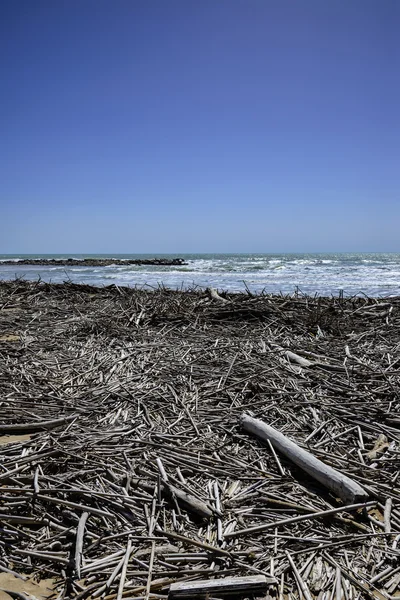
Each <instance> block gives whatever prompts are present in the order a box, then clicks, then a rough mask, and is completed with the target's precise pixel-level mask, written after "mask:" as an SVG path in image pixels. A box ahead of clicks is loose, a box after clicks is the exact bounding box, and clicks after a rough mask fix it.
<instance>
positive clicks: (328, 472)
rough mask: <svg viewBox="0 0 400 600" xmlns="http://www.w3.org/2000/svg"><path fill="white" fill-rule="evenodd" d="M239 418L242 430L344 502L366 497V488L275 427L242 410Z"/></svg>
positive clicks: (351, 502) (354, 501) (353, 502)
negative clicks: (274, 449) (259, 440)
mask: <svg viewBox="0 0 400 600" xmlns="http://www.w3.org/2000/svg"><path fill="white" fill-rule="evenodd" d="M240 422H241V425H242V427H243V429H244V430H245V431H248V432H249V433H252V434H253V435H256V436H257V437H258V438H260V439H261V440H263V441H265V442H267V441H270V442H271V443H272V444H273V445H274V446H275V448H276V449H277V450H279V451H280V452H281V453H282V454H283V455H284V456H286V457H287V458H288V459H289V460H291V461H292V462H293V463H294V464H295V465H297V466H298V467H300V468H301V469H303V471H305V472H306V473H308V474H309V475H311V477H313V478H314V479H316V480H317V481H319V482H320V483H322V484H323V485H324V486H325V487H327V488H328V489H330V490H332V492H334V493H335V494H337V495H338V496H339V498H341V499H342V500H343V501H344V502H348V503H350V504H355V503H357V502H361V501H363V500H366V499H367V498H368V494H367V492H366V491H365V490H364V489H363V488H362V487H361V486H360V485H359V484H358V483H356V482H355V481H353V480H352V479H350V477H347V475H344V474H343V473H339V471H337V470H336V469H333V468H332V467H330V466H329V465H327V464H325V463H323V462H322V461H321V460H319V459H318V458H315V456H313V455H312V454H310V452H307V450H303V448H300V446H298V445H297V444H295V442H292V440H290V439H289V438H288V437H286V436H285V435H283V434H282V433H281V432H280V431H277V430H276V429H274V427H271V426H270V425H267V424H266V423H264V422H263V421H260V420H259V419H254V418H253V417H250V416H249V415H247V414H245V413H243V414H242V416H241V419H240Z"/></svg>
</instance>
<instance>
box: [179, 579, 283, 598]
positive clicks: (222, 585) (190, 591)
mask: <svg viewBox="0 0 400 600" xmlns="http://www.w3.org/2000/svg"><path fill="white" fill-rule="evenodd" d="M272 583H275V579H274V578H273V577H269V578H268V580H267V578H266V577H265V575H250V576H248V577H225V578H224V579H209V580H205V581H188V582H184V583H173V584H172V585H171V587H170V589H169V594H168V598H171V600H172V599H173V598H207V597H209V595H210V594H217V595H218V596H236V595H239V594H240V595H248V594H263V593H265V591H266V589H267V584H272Z"/></svg>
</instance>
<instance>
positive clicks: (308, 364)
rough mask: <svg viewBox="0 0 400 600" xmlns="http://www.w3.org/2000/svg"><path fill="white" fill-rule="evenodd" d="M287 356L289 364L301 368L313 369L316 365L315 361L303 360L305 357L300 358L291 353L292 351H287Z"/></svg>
mask: <svg viewBox="0 0 400 600" xmlns="http://www.w3.org/2000/svg"><path fill="white" fill-rule="evenodd" d="M285 354H286V358H287V359H288V361H289V362H292V363H293V362H294V363H297V364H298V365H300V367H312V366H313V365H314V363H313V361H311V360H308V358H303V356H299V355H298V354H295V353H294V352H290V350H287V351H286V352H285Z"/></svg>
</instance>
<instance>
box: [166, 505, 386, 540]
mask: <svg viewBox="0 0 400 600" xmlns="http://www.w3.org/2000/svg"><path fill="white" fill-rule="evenodd" d="M376 504H377V502H363V503H361V504H349V505H348V506H339V508H330V509H329V510H321V511H320V512H312V513H308V514H307V515H300V516H298V517H292V518H290V519H283V520H282V521H273V522H272V523H266V524H265V525H256V526H254V527H248V528H247V529H239V530H238V531H231V532H230V533H225V534H224V538H235V537H239V536H241V535H247V534H248V533H259V532H260V531H267V529H274V528H275V527H281V526H282V525H290V524H291V523H299V522H300V521H306V520H310V521H311V520H313V519H318V518H319V517H330V516H331V515H335V514H336V513H339V512H351V511H354V510H359V509H360V508H368V507H369V506H376ZM165 535H169V534H165Z"/></svg>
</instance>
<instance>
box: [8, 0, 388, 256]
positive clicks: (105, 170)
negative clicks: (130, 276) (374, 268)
mask: <svg viewBox="0 0 400 600" xmlns="http://www.w3.org/2000/svg"><path fill="white" fill-rule="evenodd" d="M399 30H400V2H399V1H398V0H332V1H328V0H326V1H325V0H56V1H54V0H35V1H32V0H3V1H2V2H1V3H0V57H1V58H0V82H1V96H0V126H1V132H2V133H1V144H0V203H1V209H2V210H1V216H0V253H6V252H9V253H14V252H25V253H29V252H31V253H35V252H38V253H39V252H41V253H43V252H49V253H52V252H150V253H151V252H166V253H167V252H171V253H184V252H285V251H287V252H291V251H307V252H312V251H400V242H399V240H400V235H399V229H400V197H399V196H400V194H399V190H400V117H399V107H400V77H399V69H400V41H399V35H398V32H399Z"/></svg>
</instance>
